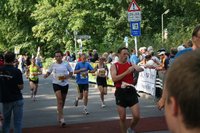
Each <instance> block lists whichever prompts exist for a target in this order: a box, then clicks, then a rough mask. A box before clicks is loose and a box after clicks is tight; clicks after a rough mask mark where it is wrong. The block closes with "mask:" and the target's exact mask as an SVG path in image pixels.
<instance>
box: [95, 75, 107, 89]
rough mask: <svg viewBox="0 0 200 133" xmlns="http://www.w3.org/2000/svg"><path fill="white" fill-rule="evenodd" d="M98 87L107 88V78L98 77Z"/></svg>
mask: <svg viewBox="0 0 200 133" xmlns="http://www.w3.org/2000/svg"><path fill="white" fill-rule="evenodd" d="M97 85H98V86H103V87H107V81H106V77H97Z"/></svg>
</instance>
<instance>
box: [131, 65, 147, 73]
mask: <svg viewBox="0 0 200 133" xmlns="http://www.w3.org/2000/svg"><path fill="white" fill-rule="evenodd" d="M132 66H133V67H134V69H135V70H136V71H137V72H142V71H144V69H143V68H142V67H140V66H138V65H135V64H132Z"/></svg>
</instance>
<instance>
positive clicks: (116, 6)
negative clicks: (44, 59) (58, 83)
mask: <svg viewBox="0 0 200 133" xmlns="http://www.w3.org/2000/svg"><path fill="white" fill-rule="evenodd" d="M130 2H131V0H90V1H83V0H56V1H55V0H1V1H0V9H1V10H0V51H3V50H13V48H14V46H19V47H21V49H22V52H28V53H33V54H34V53H36V50H37V47H38V46H40V47H41V51H42V54H43V55H44V56H51V55H52V53H53V51H55V50H56V49H62V50H63V51H65V50H66V49H68V50H70V51H74V50H75V40H74V38H75V34H74V33H77V35H90V36H91V39H89V40H83V48H84V50H85V51H86V50H88V49H94V48H95V49H97V50H98V51H100V52H105V51H109V50H113V51H115V50H116V49H117V48H118V47H120V46H123V45H124V42H123V40H124V37H125V36H128V37H129V47H130V48H133V47H134V40H133V39H134V38H133V37H131V36H130V24H129V22H128V21H127V9H128V6H129V4H130ZM137 3H138V5H139V6H140V8H141V10H142V21H141V30H142V36H140V37H138V39H139V41H138V45H139V46H138V47H140V46H149V45H152V46H153V47H155V48H157V49H158V48H160V47H165V48H167V49H168V48H170V47H177V46H178V45H180V44H182V43H184V42H185V41H187V40H188V39H190V38H191V31H192V29H193V28H194V26H195V25H197V24H198V23H199V20H200V14H199V12H200V1H190V0H175V1H172V0H145V1H139V0H138V1H137ZM167 9H170V12H169V13H168V14H165V15H164V28H167V30H168V39H167V40H165V41H164V42H163V43H162V42H161V14H162V13H164V12H165V11H166V10H167ZM77 46H79V45H78V44H77Z"/></svg>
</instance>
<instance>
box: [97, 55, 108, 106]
mask: <svg viewBox="0 0 200 133" xmlns="http://www.w3.org/2000/svg"><path fill="white" fill-rule="evenodd" d="M105 61H106V58H105V57H100V58H99V63H98V64H97V66H96V67H95V70H97V79H96V82H97V86H98V89H99V91H100V98H101V107H102V108H104V107H105V106H106V105H105V102H104V95H106V94H107V78H108V67H107V65H106V64H105V63H104V62H105Z"/></svg>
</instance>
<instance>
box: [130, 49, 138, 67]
mask: <svg viewBox="0 0 200 133" xmlns="http://www.w3.org/2000/svg"><path fill="white" fill-rule="evenodd" d="M130 63H132V64H135V65H137V64H138V63H139V59H138V57H137V56H136V54H135V49H131V57H130Z"/></svg>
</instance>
